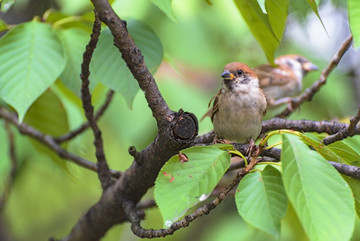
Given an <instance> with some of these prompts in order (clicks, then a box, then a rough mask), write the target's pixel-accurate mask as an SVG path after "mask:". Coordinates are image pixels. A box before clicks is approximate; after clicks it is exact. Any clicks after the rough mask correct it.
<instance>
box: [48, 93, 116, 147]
mask: <svg viewBox="0 0 360 241" xmlns="http://www.w3.org/2000/svg"><path fill="white" fill-rule="evenodd" d="M113 96H114V91H113V90H109V92H108V93H107V95H106V99H105V102H104V103H103V105H102V106H101V107H100V108H99V110H98V111H97V112H96V114H95V116H94V118H95V121H98V120H99V118H100V117H101V116H102V115H103V114H104V113H105V110H106V109H107V108H108V107H109V105H110V103H111V100H112V98H113ZM89 127H90V124H89V122H85V123H84V124H82V125H81V126H79V127H78V128H76V129H75V130H73V131H70V132H69V133H66V134H64V135H62V136H59V137H55V138H54V140H55V141H56V142H57V143H61V142H64V141H68V140H71V139H73V138H74V137H76V136H77V135H79V134H81V133H82V132H83V131H85V130H86V129H87V128H89Z"/></svg>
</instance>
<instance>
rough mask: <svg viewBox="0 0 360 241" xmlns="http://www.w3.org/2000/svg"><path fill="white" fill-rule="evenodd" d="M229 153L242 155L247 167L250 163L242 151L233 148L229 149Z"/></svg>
mask: <svg viewBox="0 0 360 241" xmlns="http://www.w3.org/2000/svg"><path fill="white" fill-rule="evenodd" d="M229 154H234V155H237V156H239V157H241V158H242V159H243V160H244V162H245V167H247V165H248V162H247V159H246V158H245V156H244V155H243V154H242V153H241V152H239V151H238V150H231V151H229Z"/></svg>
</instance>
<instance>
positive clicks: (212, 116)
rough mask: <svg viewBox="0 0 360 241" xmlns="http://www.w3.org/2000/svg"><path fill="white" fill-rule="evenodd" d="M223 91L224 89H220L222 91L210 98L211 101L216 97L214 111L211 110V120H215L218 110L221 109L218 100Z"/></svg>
mask: <svg viewBox="0 0 360 241" xmlns="http://www.w3.org/2000/svg"><path fill="white" fill-rule="evenodd" d="M221 91H222V89H220V91H219V92H218V93H217V94H216V95H215V96H214V97H213V98H212V99H211V100H210V103H211V101H212V100H213V99H214V103H213V107H212V112H211V122H213V120H214V116H215V114H216V112H218V110H219V105H218V101H219V96H220V93H221ZM210 103H209V104H210Z"/></svg>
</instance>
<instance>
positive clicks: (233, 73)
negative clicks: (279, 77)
mask: <svg viewBox="0 0 360 241" xmlns="http://www.w3.org/2000/svg"><path fill="white" fill-rule="evenodd" d="M221 77H222V78H223V79H224V86H225V88H227V89H228V90H236V89H237V88H241V86H242V85H251V86H257V87H258V86H259V80H258V78H257V76H256V74H255V73H254V71H253V70H252V69H251V68H249V66H247V65H246V64H243V63H239V62H233V63H229V64H227V65H226V66H225V67H224V72H223V73H222V74H221Z"/></svg>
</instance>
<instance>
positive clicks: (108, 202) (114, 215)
mask: <svg viewBox="0 0 360 241" xmlns="http://www.w3.org/2000/svg"><path fill="white" fill-rule="evenodd" d="M92 2H93V4H94V6H95V9H96V11H97V12H98V13H99V16H100V19H101V20H102V21H103V22H105V23H106V24H107V25H108V26H109V28H110V30H111V32H112V34H113V36H114V44H115V46H116V47H118V49H119V50H120V52H121V54H122V58H123V59H124V60H125V62H126V64H127V66H128V68H129V69H130V71H131V72H132V74H133V76H134V78H135V79H136V80H137V81H138V84H139V86H140V88H141V89H142V90H143V92H144V94H145V98H146V100H147V102H148V105H149V107H150V109H151V111H152V114H153V116H154V118H155V119H156V121H157V126H158V135H157V136H156V138H155V139H154V141H153V142H152V143H151V144H150V145H148V146H147V147H146V148H145V149H143V150H142V151H140V152H135V151H133V150H131V152H130V153H133V154H134V155H133V156H134V162H133V163H132V165H131V166H130V167H129V169H127V170H126V171H125V173H124V174H123V175H121V177H120V179H119V180H117V182H116V183H115V184H114V185H112V186H110V187H109V188H107V189H106V190H105V191H104V192H103V195H102V197H101V199H100V200H99V201H98V203H96V204H95V205H94V206H92V207H91V208H90V209H89V210H88V212H87V213H86V214H85V215H84V216H83V217H81V218H80V219H79V221H78V222H77V224H76V225H75V226H74V228H73V229H72V231H71V233H70V234H69V235H68V236H67V237H65V238H64V239H63V240H87V241H91V240H99V239H100V238H101V237H102V236H103V235H104V234H105V233H106V231H107V230H108V229H109V228H110V227H111V226H113V225H114V224H116V223H119V222H121V221H122V220H126V219H127V217H126V215H125V213H124V210H123V208H121V207H123V203H124V202H132V203H134V204H136V203H137V202H139V200H140V199H141V197H142V196H143V195H144V194H145V193H146V192H147V190H148V189H149V188H150V187H151V186H153V185H154V182H155V179H156V177H157V173H158V172H159V171H160V169H161V167H162V166H163V165H164V164H165V162H166V161H167V160H168V159H169V158H170V157H171V156H173V155H175V154H177V153H178V152H179V151H180V150H182V149H184V148H186V147H188V146H189V145H190V144H191V143H192V142H193V141H194V139H195V137H196V136H197V132H198V122H197V119H196V117H195V116H194V115H193V114H191V113H188V112H184V111H182V110H179V111H178V112H177V113H175V112H173V111H171V110H170V109H169V107H168V105H167V104H166V102H165V100H164V99H163V97H162V96H161V93H160V92H159V89H158V87H157V85H156V82H155V79H154V77H153V76H152V75H151V73H150V71H149V70H148V68H147V67H146V65H145V62H144V57H143V55H142V54H141V51H140V50H139V49H138V48H137V46H136V45H135V44H134V41H133V40H132V39H131V37H130V36H129V35H128V31H127V29H126V22H124V21H122V20H121V19H120V18H119V17H118V16H117V15H116V14H115V12H114V11H113V9H112V8H111V6H110V5H109V2H108V1H107V0H92ZM144 180H146V181H144Z"/></svg>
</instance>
